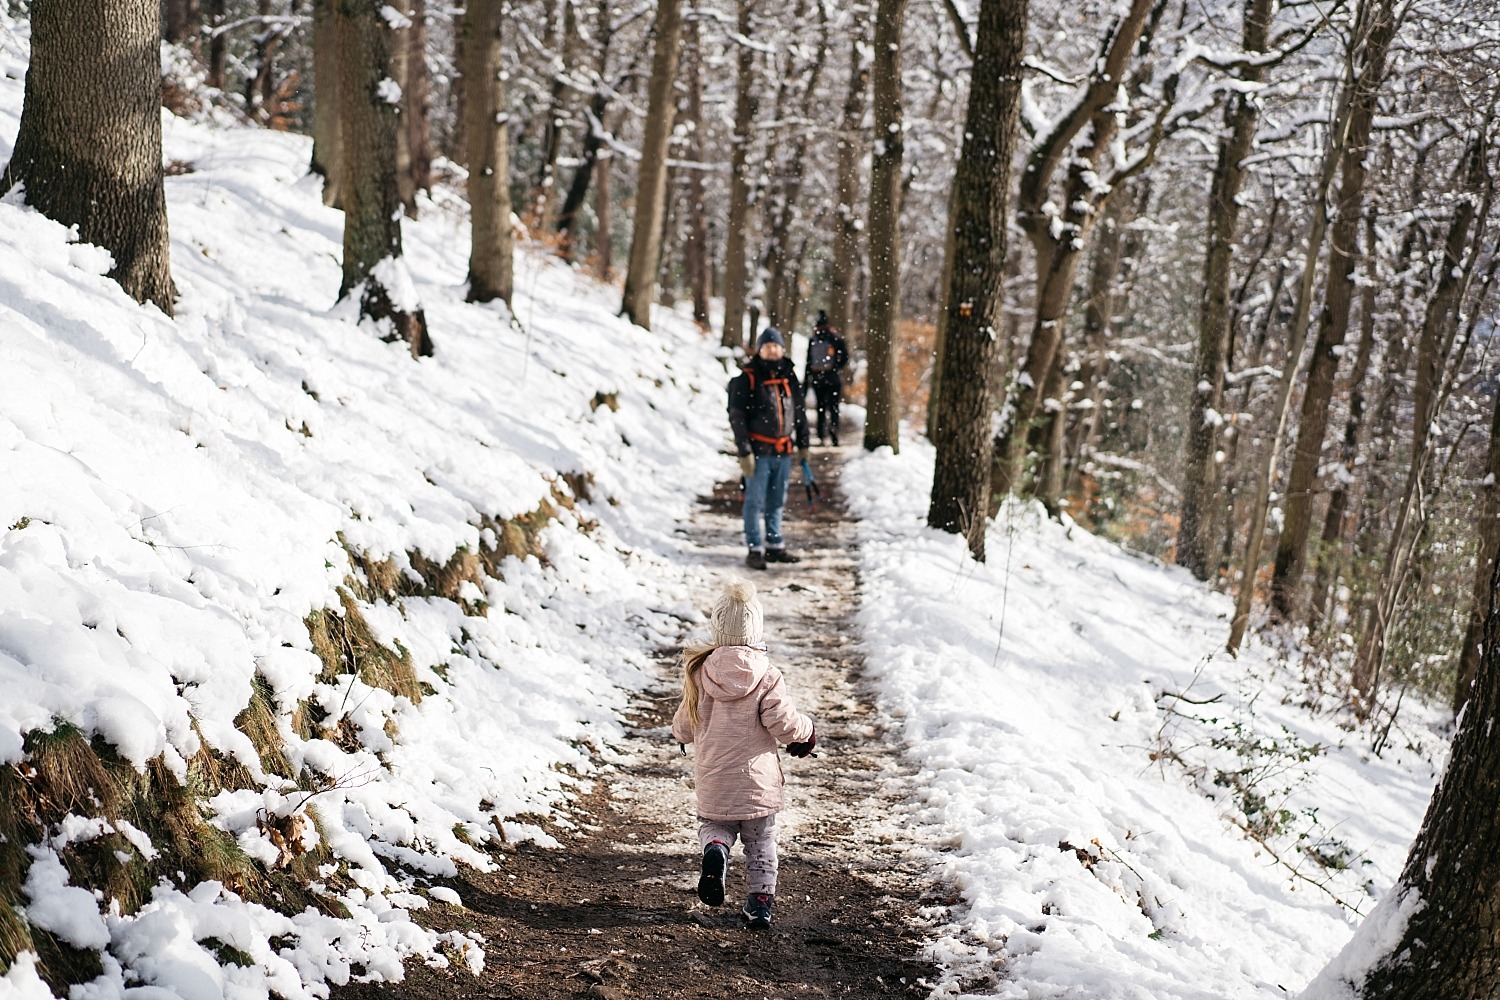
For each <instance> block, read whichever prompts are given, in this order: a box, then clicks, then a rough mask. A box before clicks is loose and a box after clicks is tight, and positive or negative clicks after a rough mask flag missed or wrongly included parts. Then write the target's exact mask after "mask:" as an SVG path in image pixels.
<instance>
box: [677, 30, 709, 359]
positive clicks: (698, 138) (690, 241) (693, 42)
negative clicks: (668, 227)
mask: <svg viewBox="0 0 1500 1000" xmlns="http://www.w3.org/2000/svg"><path fill="white" fill-rule="evenodd" d="M687 31H688V40H687V50H688V55H689V57H690V59H691V63H690V70H689V75H688V88H687V122H688V149H689V151H690V153H691V155H692V161H693V164H692V166H691V167H690V168H689V169H688V170H687V174H686V181H687V183H686V191H685V192H684V197H686V198H687V239H686V240H685V242H684V245H683V270H684V271H686V272H687V275H686V276H687V282H688V287H689V288H690V289H691V290H692V294H693V320H694V321H695V322H696V323H697V324H698V325H699V326H701V327H703V328H704V329H708V300H709V298H710V297H711V296H712V295H713V272H714V269H713V257H712V255H711V254H710V253H709V246H708V211H707V208H706V206H705V205H704V204H703V199H704V198H705V196H706V192H705V190H704V185H703V169H702V168H703V166H704V163H703V157H704V154H705V152H706V150H705V149H704V148H703V52H702V50H701V47H700V40H699V32H698V22H697V21H692V22H689V24H688V26H687Z"/></svg>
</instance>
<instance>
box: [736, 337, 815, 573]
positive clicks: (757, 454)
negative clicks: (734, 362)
mask: <svg viewBox="0 0 1500 1000" xmlns="http://www.w3.org/2000/svg"><path fill="white" fill-rule="evenodd" d="M802 400H803V393H802V387H801V386H800V385H799V384H798V383H797V371H796V368H795V367H794V366H793V365H792V362H791V359H789V358H788V357H787V356H786V341H785V340H783V339H782V337H781V331H780V330H777V329H776V328H775V327H774V326H768V327H766V328H765V329H764V330H762V331H761V334H760V338H759V339H758V340H757V341H756V353H755V357H753V358H751V359H750V361H749V363H748V364H746V365H745V367H744V368H743V369H742V370H741V371H740V374H738V375H736V376H735V377H734V378H732V379H730V381H729V426H730V428H732V429H733V431H734V445H735V449H736V450H737V451H738V452H739V456H740V471H741V472H742V473H743V474H744V476H745V512H744V513H745V544H746V545H747V546H748V547H749V549H750V552H749V554H748V555H746V556H745V565H747V566H749V567H750V568H751V569H765V568H766V563H770V562H784V563H794V562H800V561H801V560H800V559H799V558H798V557H797V556H794V555H792V554H791V553H790V552H788V551H787V550H786V543H785V542H784V541H783V540H782V537H781V509H782V507H784V506H785V505H786V488H787V483H788V482H789V481H790V480H791V478H792V452H794V451H795V452H797V453H798V457H800V458H801V459H802V460H803V461H806V460H807V413H806V411H805V410H804V408H803V403H802ZM762 519H764V523H765V535H764V538H762V535H761V523H762Z"/></svg>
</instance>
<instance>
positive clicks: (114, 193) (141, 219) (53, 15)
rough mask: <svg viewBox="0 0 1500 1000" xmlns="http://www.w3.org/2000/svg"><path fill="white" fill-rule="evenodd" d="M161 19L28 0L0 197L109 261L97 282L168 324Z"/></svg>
mask: <svg viewBox="0 0 1500 1000" xmlns="http://www.w3.org/2000/svg"><path fill="white" fill-rule="evenodd" d="M160 46H161V8H160V7H159V6H158V5H157V4H156V3H155V2H150V3H138V4H124V3H111V2H108V0H37V2H36V3H34V4H33V5H32V7H31V64H30V67H29V68H28V70H27V72H26V89H25V97H24V99H23V104H22V108H21V123H20V128H19V130H18V132H17V134H16V144H15V148H14V150H13V151H12V153H11V159H10V162H9V163H8V164H7V165H6V167H5V171H4V174H3V175H0V193H3V192H6V191H9V190H10V189H11V188H13V187H15V186H16V185H17V184H24V185H25V189H26V190H25V196H26V203H27V204H28V205H30V206H32V207H33V208H35V209H36V210H37V211H39V212H41V213H42V214H43V215H45V216H47V217H48V218H49V219H54V220H56V221H58V222H60V223H62V224H63V225H65V226H77V227H78V238H79V239H80V240H82V241H83V242H85V243H94V244H97V245H98V246H101V247H104V248H105V249H106V250H108V251H109V252H110V254H111V255H112V256H113V257H114V266H113V267H112V268H111V269H110V272H109V277H111V278H113V279H114V280H115V281H117V282H119V284H120V287H121V288H123V289H125V292H126V294H128V295H129V296H130V297H131V298H133V299H135V300H136V301H137V302H154V303H156V305H157V306H159V307H160V308H161V310H162V311H163V312H165V313H166V314H167V315H169V316H170V315H171V314H172V306H173V301H174V300H175V299H176V297H177V291H176V288H175V287H174V286H173V284H172V269H171V245H170V242H169V240H168V237H167V201H166V192H165V189H164V187H163V183H164V182H163V173H162V150H161V56H160Z"/></svg>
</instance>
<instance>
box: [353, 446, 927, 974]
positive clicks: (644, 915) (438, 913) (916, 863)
mask: <svg viewBox="0 0 1500 1000" xmlns="http://www.w3.org/2000/svg"><path fill="white" fill-rule="evenodd" d="M839 464H840V462H839V457H838V453H837V452H834V451H831V450H829V451H824V450H819V451H818V452H816V453H815V454H814V457H813V468H814V471H815V473H816V474H817V476H818V479H819V481H820V485H821V486H822V488H823V493H824V495H823V499H822V501H820V503H819V504H818V505H817V508H816V509H815V510H814V511H811V512H810V511H809V510H808V508H807V505H806V503H805V502H804V497H803V493H802V488H801V486H800V485H798V484H797V483H795V482H794V483H793V484H792V492H791V494H790V495H789V497H788V505H787V532H786V533H787V538H788V542H789V545H790V546H791V547H792V548H793V550H794V551H797V552H799V553H801V554H802V555H803V556H804V561H803V562H802V563H801V564H799V565H796V566H784V565H773V566H772V567H771V568H770V570H769V571H767V572H760V573H756V572H753V571H751V570H748V569H746V568H745V566H744V564H743V559H744V549H743V547H742V545H741V541H740V539H741V531H740V522H739V496H738V489H737V486H736V484H734V483H721V484H720V485H719V487H718V488H717V489H716V490H715V492H714V495H713V496H712V497H704V498H701V502H700V506H699V508H698V510H697V511H696V512H695V515H694V517H693V520H692V521H691V523H689V524H687V525H684V526H683V528H681V529H679V530H680V531H682V532H683V533H685V534H686V535H687V536H688V538H689V539H690V540H691V541H692V542H693V543H694V545H695V547H696V551H697V556H698V558H699V559H700V560H701V563H702V566H703V567H704V569H705V570H706V572H707V574H708V575H709V577H710V578H711V588H712V589H711V591H706V592H705V593H703V594H701V595H699V598H698V603H699V604H700V606H703V607H705V608H706V607H707V606H708V605H709V604H710V603H711V602H712V599H713V596H714V594H715V593H717V590H718V588H719V586H720V585H721V584H722V582H723V581H724V580H727V579H729V578H731V577H734V576H745V577H749V578H751V579H753V580H754V581H755V582H756V584H757V586H758V587H759V588H760V590H761V600H762V602H763V604H764V605H765V611H766V635H767V640H768V642H769V643H770V646H771V656H772V660H773V662H775V663H777V664H778V665H779V666H781V668H782V670H783V672H784V673H785V675H786V677H787V682H788V685H789V686H790V689H791V691H792V693H793V694H794V695H795V696H796V697H797V699H798V701H799V705H800V707H801V708H802V709H803V710H804V711H808V712H810V713H812V714H813V715H814V716H815V717H816V719H817V721H818V739H819V756H818V757H817V758H816V759H807V760H795V759H792V758H790V757H787V758H784V760H783V765H784V768H785V770H786V773H787V798H788V803H789V805H788V808H787V810H786V811H785V812H784V813H782V815H781V820H780V829H781V837H780V841H781V878H780V885H779V888H778V892H777V898H776V908H775V918H774V922H773V925H772V927H771V929H770V930H769V931H764V932H755V931H749V930H746V929H745V928H744V927H743V925H742V923H741V920H740V918H739V916H738V912H739V904H740V903H742V902H743V900H744V892H745V887H744V866H743V855H742V854H741V853H740V850H739V848H736V850H735V853H734V857H733V858H732V860H731V863H730V890H731V891H730V896H729V899H727V900H726V902H725V905H724V906H722V907H718V908H708V907H705V906H703V905H702V904H701V903H699V902H698V900H697V896H696V894H695V888H696V885H697V857H698V849H697V841H696V837H695V822H694V819H693V805H692V803H693V798H692V795H693V793H692V789H691V786H690V781H689V779H690V777H691V774H692V762H691V760H690V759H689V758H688V757H685V756H682V755H681V754H680V753H679V751H678V747H677V744H676V743H675V742H673V741H672V740H671V738H670V736H669V734H668V731H667V729H666V727H667V726H668V725H669V723H670V720H671V714H672V711H673V709H674V708H675V707H676V703H677V700H678V692H679V688H678V683H679V682H678V680H677V677H678V674H677V665H676V663H675V662H673V661H671V660H669V659H667V660H664V661H663V663H662V664H661V681H660V683H659V685H658V686H656V687H655V688H653V689H652V690H650V691H648V692H646V693H645V696H644V697H643V698H642V699H641V700H640V701H639V702H638V703H637V704H636V705H635V707H634V710H633V714H632V717H631V718H630V719H629V723H630V728H629V730H628V733H629V738H628V739H627V741H626V743H625V745H623V746H620V747H617V748H614V749H616V750H618V751H619V756H618V757H617V758H616V759H613V760H611V761H610V762H607V763H605V764H603V765H602V769H601V771H600V773H599V775H598V779H597V780H595V781H593V782H592V786H591V787H592V790H591V792H590V794H589V795H587V796H585V797H584V798H583V799H581V800H580V801H579V802H577V803H576V806H575V808H574V811H573V814H572V816H573V820H574V821H575V822H576V823H577V829H576V830H572V831H569V830H556V831H554V835H555V836H556V837H557V839H558V840H559V841H561V842H562V844H563V847H562V848H561V849H553V850H546V849H542V848H538V847H536V846H534V845H530V844H518V845H514V846H511V847H506V848H505V849H504V850H503V854H504V858H503V861H502V863H501V865H500V866H499V870H498V871H496V872H493V873H483V872H474V871H467V872H465V875H464V877H463V878H462V879H460V880H457V881H453V882H449V883H448V884H449V885H450V886H451V887H452V888H454V889H456V890H457V891H458V893H459V894H460V896H461V897H462V899H463V903H464V905H463V907H461V908H460V907H455V906H442V905H435V906H433V907H432V908H431V909H429V910H427V911H426V912H425V913H424V914H423V915H422V919H423V922H424V923H430V924H431V925H433V926H435V927H437V928H438V929H441V930H450V929H461V930H466V931H478V932H480V933H482V934H483V935H484V936H485V939H486V941H487V944H486V953H487V956H488V960H487V964H486V967H485V971H484V973H483V975H482V976H480V977H479V979H478V980H477V981H476V980H475V979H474V978H473V977H472V976H470V975H469V974H468V973H467V972H464V971H454V970H452V969H448V970H435V969H430V968H427V967H425V966H422V965H413V966H411V967H410V968H409V969H408V977H407V980H406V982H404V983H401V984H398V985H396V986H392V987H379V988H377V987H373V986H355V987H350V988H348V989H345V990H341V991H339V995H340V996H341V997H343V998H350V1000H356V998H357V1000H375V998H381V1000H395V998H422V1000H426V998H437V997H442V998H445V1000H446V998H450V997H453V996H454V995H459V996H475V997H480V996H482V997H486V998H490V1000H509V998H539V997H580V996H582V997H588V996H593V997H606V998H608V997H617V998H627V997H629V998H700V997H701V998H708V997H713V998H720V997H746V998H754V1000H761V998H765V1000H774V998H793V997H885V996H926V995H927V994H928V993H929V992H930V989H931V984H932V983H933V982H935V981H936V970H935V969H934V968H933V966H932V965H931V964H930V963H927V962H924V961H922V960H921V957H920V953H921V948H922V940H923V932H924V929H925V928H926V927H928V926H930V922H931V921H933V920H940V919H942V918H943V917H944V916H945V907H944V906H943V905H942V902H941V901H939V900H937V899H936V898H935V896H934V894H935V893H937V892H938V891H940V889H939V887H937V886H935V885H933V884H932V883H931V882H930V875H929V868H928V865H929V861H930V857H931V854H930V852H929V851H928V849H926V848H923V847H919V846H915V845H913V844H912V843H911V842H910V830H911V822H910V813H909V810H910V807H909V806H908V805H907V804H906V803H908V802H909V800H910V796H911V788H910V784H911V775H910V772H909V771H908V770H906V769H905V768H904V767H903V765H902V764H901V762H900V755H899V749H898V747H897V745H896V743H895V742H894V740H893V738H892V736H891V734H889V733H887V732H885V731H884V730H883V728H882V727H881V725H880V724H879V722H878V721H877V715H876V713H875V711H874V709H873V707H872V705H871V701H870V698H869V695H868V693H867V692H866V691H865V689H864V685H863V683H862V682H861V667H862V662H861V659H860V656H859V653H858V651H857V650H856V648H855V638H854V637H855V629H854V623H853V615H854V611H855V609H856V590H857V581H856V571H855V558H854V555H855V553H854V544H855V540H854V526H853V525H852V524H851V523H850V522H849V521H848V520H847V518H846V517H845V515H844V512H843V505H842V502H841V499H840V497H839V494H838V485H837V480H838V468H839ZM667 655H670V654H667Z"/></svg>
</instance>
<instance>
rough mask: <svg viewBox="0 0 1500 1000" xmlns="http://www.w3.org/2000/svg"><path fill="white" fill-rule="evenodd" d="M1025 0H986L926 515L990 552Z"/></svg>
mask: <svg viewBox="0 0 1500 1000" xmlns="http://www.w3.org/2000/svg"><path fill="white" fill-rule="evenodd" d="M1026 6H1027V0H984V2H983V3H981V4H980V7H979V34H978V39H977V43H976V47H975V54H974V74H973V82H972V83H971V84H970V89H969V107H968V114H967V117H966V119H965V123H964V144H963V151H962V153H961V154H960V155H959V159H958V170H957V173H956V176H955V177H954V181H953V200H952V208H951V210H950V214H949V218H948V226H949V230H950V234H951V235H950V239H951V240H952V241H953V254H952V266H951V267H950V268H949V269H948V271H949V283H948V288H947V296H946V301H945V303H944V310H943V311H944V314H945V317H946V318H945V324H944V325H945V329H946V337H945V341H944V349H943V356H942V363H943V371H942V372H941V379H942V385H943V391H942V393H941V395H940V396H939V398H938V404H937V407H936V414H935V416H936V419H935V420H934V421H933V427H932V430H931V433H930V436H931V438H932V441H933V444H934V445H935V446H936V449H937V457H936V464H935V465H934V467H933V478H932V497H931V501H930V503H929V505H928V508H927V523H928V524H929V525H931V526H932V527H934V528H939V529H941V530H943V531H950V532H956V533H959V534H963V535H964V536H965V537H966V538H967V539H968V543H969V552H970V553H971V554H972V555H973V556H974V558H975V559H977V560H983V559H984V552H985V547H984V540H985V538H984V536H985V525H986V522H987V520H988V516H989V506H990V419H991V416H992V415H993V412H994V396H995V392H994V383H995V379H996V377H997V374H998V373H997V370H996V364H997V355H998V354H999V350H1000V324H1001V312H1002V311H1003V309H1004V306H1005V255H1006V249H1007V246H1006V244H1007V239H1006V226H1007V223H1008V221H1009V216H1010V166H1011V161H1012V160H1013V159H1014V158H1015V152H1016V122H1017V120H1018V119H1019V116H1020V108H1021V61H1022V57H1023V56H1024V53H1025V47H1026V13H1027V10H1026Z"/></svg>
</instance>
